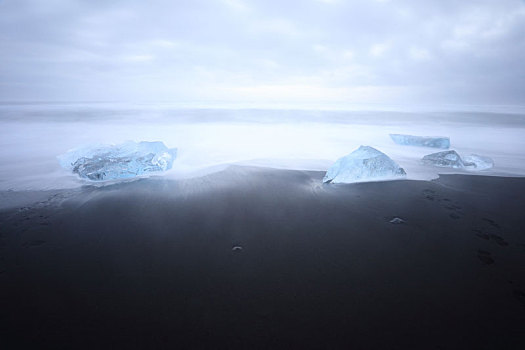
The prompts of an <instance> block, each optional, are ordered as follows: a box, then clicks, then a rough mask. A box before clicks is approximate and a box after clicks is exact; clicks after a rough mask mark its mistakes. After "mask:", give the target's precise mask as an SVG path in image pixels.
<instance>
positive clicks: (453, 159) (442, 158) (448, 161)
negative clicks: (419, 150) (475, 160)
mask: <svg viewBox="0 0 525 350" xmlns="http://www.w3.org/2000/svg"><path fill="white" fill-rule="evenodd" d="M422 162H423V164H427V165H434V166H439V167H445V168H458V169H459V168H464V167H465V166H466V165H468V164H466V163H465V162H464V161H463V160H462V159H461V157H460V156H459V154H458V153H457V152H456V151H453V150H451V151H443V152H437V153H432V154H427V155H426V156H424V157H423V159H422Z"/></svg>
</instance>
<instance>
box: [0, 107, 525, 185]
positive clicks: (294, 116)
mask: <svg viewBox="0 0 525 350" xmlns="http://www.w3.org/2000/svg"><path fill="white" fill-rule="evenodd" d="M389 134H409V135H420V136H448V137H450V140H451V147H450V149H453V150H456V151H457V152H458V153H459V154H460V155H461V156H466V155H469V154H478V155H481V156H486V157H490V158H492V159H493V160H494V164H495V165H494V168H492V169H489V170H485V171H480V172H467V171H466V170H461V169H444V168H436V167H431V166H425V165H423V164H422V163H421V161H420V160H421V158H422V157H423V156H424V155H427V154H430V153H433V152H435V150H433V149H432V148H424V147H407V146H400V145H396V144H395V143H394V142H393V141H392V140H391V139H390V137H389ZM128 140H131V141H137V142H138V141H162V142H164V144H165V145H166V146H167V147H169V148H177V149H178V155H177V159H176V160H175V162H174V163H173V168H172V169H170V170H169V171H167V172H165V173H163V174H162V175H154V176H163V177H165V178H168V179H183V178H191V177H198V176H203V175H206V174H209V173H212V172H216V171H220V170H221V169H224V168H225V167H226V166H227V165H229V164H241V165H251V166H264V167H273V168H284V169H301V170H317V171H326V170H327V169H328V168H329V167H330V166H331V165H332V164H333V163H334V162H335V160H337V159H338V158H341V157H343V156H345V155H347V154H349V153H351V152H352V151H353V150H355V149H356V148H358V147H359V146H361V145H365V146H372V147H374V148H377V149H378V150H380V151H381V152H384V153H386V154H387V155H388V156H389V157H391V158H392V159H393V160H394V161H395V162H396V163H398V164H399V165H400V166H401V167H402V168H404V169H405V171H406V172H407V179H413V180H430V179H433V178H436V177H437V176H438V174H441V173H469V174H482V175H497V176H525V113H522V111H517V112H516V111H508V110H502V111H501V112H497V111H495V110H493V109H492V110H482V111H475V110H472V111H468V109H465V108H464V109H461V110H460V111H457V112H454V110H453V109H452V110H438V109H434V110H433V109H432V108H425V109H421V110H419V111H409V110H406V109H405V110H402V109H397V110H392V111H389V110H388V108H383V109H377V108H376V110H375V111H373V110H367V109H366V108H363V109H360V110H357V109H356V110H353V111H337V110H334V111H315V110H286V109H282V110H279V109H272V110H263V109H227V108H217V109H192V108H182V107H178V106H171V105H162V104H157V105H154V104H109V103H69V104H60V103H53V104H49V103H48V104H43V103H33V104H13V103H11V104H9V103H4V104H2V105H0V161H1V164H2V167H1V168H0V190H17V191H18V190H43V189H60V188H74V187H79V186H82V185H84V184H86V181H85V180H81V179H79V178H78V177H77V176H76V175H74V174H71V173H69V172H68V171H66V170H65V169H62V168H61V167H60V165H59V163H58V161H57V158H56V157H57V156H58V155H60V154H63V153H65V152H66V151H68V150H70V149H72V148H75V147H79V146H85V145H92V144H118V143H122V142H125V141H128Z"/></svg>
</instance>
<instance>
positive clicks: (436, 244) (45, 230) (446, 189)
mask: <svg viewBox="0 0 525 350" xmlns="http://www.w3.org/2000/svg"><path fill="white" fill-rule="evenodd" d="M322 176H323V174H322V173H319V172H302V171H286V170H271V169H261V168H245V167H232V168H229V169H227V170H226V171H223V172H221V173H217V174H212V175H209V176H207V177H204V178H200V179H193V180H187V181H177V182H176V181H167V180H162V179H153V178H152V179H147V180H139V181H135V182H131V183H125V184H120V185H114V186H107V187H104V188H95V187H84V188H82V189H79V190H73V191H58V192H54V193H52V192H49V193H46V194H45V196H43V195H42V193H33V194H31V193H25V194H17V193H3V194H2V196H1V198H2V200H3V204H2V207H3V209H1V210H0V225H1V226H0V235H1V236H0V340H1V344H2V346H0V348H2V349H18V348H24V347H27V346H31V347H32V348H35V349H37V348H51V347H52V348H54V349H79V348H89V349H94V348H114V349H116V348H126V349H131V348H147V349H152V348H166V349H183V348H208V349H222V348H225V349H228V348H240V349H253V348H262V349H274V348H297V349H309V348H316V349H334V348H341V349H408V348H416V349H470V348H476V349H524V348H525V178H519V179H518V178H498V177H484V176H463V175H450V176H442V177H441V178H440V179H439V180H436V181H433V182H423V181H395V182H383V183H367V184H353V185H325V186H323V185H321V184H320V182H321V179H322ZM35 201H36V202H35ZM23 202H25V204H22V203H23ZM9 203H12V204H13V206H14V205H16V207H14V208H8V207H10V205H9ZM394 217H400V218H402V219H403V220H405V222H404V223H401V224H392V223H390V222H389V221H390V220H391V219H392V218H394ZM236 246H238V247H242V249H236V250H232V248H233V247H236Z"/></svg>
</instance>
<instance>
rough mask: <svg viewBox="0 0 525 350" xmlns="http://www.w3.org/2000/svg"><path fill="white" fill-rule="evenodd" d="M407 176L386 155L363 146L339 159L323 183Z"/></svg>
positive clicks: (329, 170) (327, 173)
mask: <svg viewBox="0 0 525 350" xmlns="http://www.w3.org/2000/svg"><path fill="white" fill-rule="evenodd" d="M405 175H406V173H405V170H403V168H401V167H399V165H397V163H396V162H394V161H393V160H392V159H390V158H389V157H388V156H387V155H386V154H384V153H382V152H380V151H378V150H377V149H375V148H373V147H370V146H361V147H359V148H358V149H357V150H355V151H353V152H352V153H350V154H349V155H347V156H345V157H343V158H340V159H338V160H337V161H336V162H335V163H334V165H332V166H331V167H330V169H328V171H327V172H326V175H325V177H324V178H323V182H326V183H352V182H364V181H378V180H391V179H395V178H400V177H404V176H405Z"/></svg>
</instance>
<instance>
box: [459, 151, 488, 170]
mask: <svg viewBox="0 0 525 350" xmlns="http://www.w3.org/2000/svg"><path fill="white" fill-rule="evenodd" d="M463 159H464V160H465V163H470V164H472V165H467V170H476V171H480V170H487V169H490V168H492V167H493V166H494V161H493V160H492V159H491V158H489V157H484V156H480V155H477V154H471V155H468V156H465V157H463Z"/></svg>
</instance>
